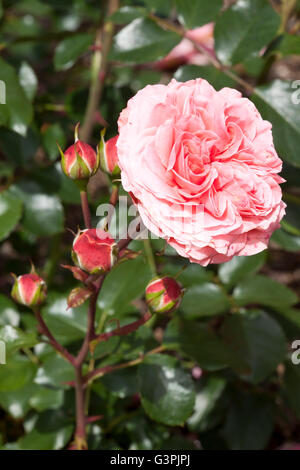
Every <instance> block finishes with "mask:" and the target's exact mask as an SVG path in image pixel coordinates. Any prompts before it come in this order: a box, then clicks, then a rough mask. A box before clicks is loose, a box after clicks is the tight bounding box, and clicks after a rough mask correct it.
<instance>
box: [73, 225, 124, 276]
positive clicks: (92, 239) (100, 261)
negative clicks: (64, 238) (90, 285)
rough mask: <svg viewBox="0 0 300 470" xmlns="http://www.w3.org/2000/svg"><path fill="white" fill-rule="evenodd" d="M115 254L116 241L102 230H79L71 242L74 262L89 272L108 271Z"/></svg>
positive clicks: (112, 263)
mask: <svg viewBox="0 0 300 470" xmlns="http://www.w3.org/2000/svg"><path fill="white" fill-rule="evenodd" d="M117 254H118V245H117V243H116V242H115V240H114V239H113V238H112V237H111V236H110V235H109V234H108V233H107V232H105V231H104V230H100V229H95V228H92V229H86V230H81V231H80V232H79V233H78V234H77V236H76V237H75V239H74V242H73V251H72V258H73V261H74V263H75V264H76V265H77V266H79V267H80V268H81V269H83V270H84V271H87V272H88V273H90V274H100V273H103V272H106V271H109V270H110V269H111V268H112V266H113V265H114V263H115V261H116V259H117Z"/></svg>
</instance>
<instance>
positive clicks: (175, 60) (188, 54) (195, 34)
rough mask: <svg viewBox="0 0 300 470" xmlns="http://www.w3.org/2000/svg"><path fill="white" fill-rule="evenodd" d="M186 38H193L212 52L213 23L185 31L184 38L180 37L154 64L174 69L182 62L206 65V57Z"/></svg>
mask: <svg viewBox="0 0 300 470" xmlns="http://www.w3.org/2000/svg"><path fill="white" fill-rule="evenodd" d="M187 38H190V39H193V40H194V41H196V42H197V43H198V44H199V45H201V46H203V47H205V49H207V50H208V51H209V52H211V53H212V54H214V24H213V23H208V24H206V25H204V26H200V28H195V29H190V30H189V31H187V33H186V38H184V39H182V41H181V42H180V43H179V44H177V46H175V47H174V49H172V50H171V52H169V54H168V55H167V56H166V57H164V58H163V59H162V60H159V61H158V62H157V63H156V66H157V67H158V68H159V69H162V70H165V69H174V68H176V67H179V66H180V65H184V64H194V65H207V64H208V63H209V62H208V60H207V57H206V56H205V55H204V54H202V53H201V52H199V51H198V50H197V49H196V48H195V46H194V45H193V43H192V42H191V41H190V40H189V39H187Z"/></svg>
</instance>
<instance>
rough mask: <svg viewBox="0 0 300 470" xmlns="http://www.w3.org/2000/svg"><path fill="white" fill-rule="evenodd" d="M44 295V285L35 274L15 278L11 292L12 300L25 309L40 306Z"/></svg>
mask: <svg viewBox="0 0 300 470" xmlns="http://www.w3.org/2000/svg"><path fill="white" fill-rule="evenodd" d="M46 295H47V286H46V283H45V281H44V279H42V278H41V277H40V276H38V275H37V274H35V273H31V274H23V275H22V276H19V277H18V278H16V280H15V283H14V285H13V288H12V291H11V296H12V298H13V299H14V300H15V301H16V302H18V303H20V304H22V305H27V307H37V306H38V305H41V304H42V303H43V302H44V301H45V299H46Z"/></svg>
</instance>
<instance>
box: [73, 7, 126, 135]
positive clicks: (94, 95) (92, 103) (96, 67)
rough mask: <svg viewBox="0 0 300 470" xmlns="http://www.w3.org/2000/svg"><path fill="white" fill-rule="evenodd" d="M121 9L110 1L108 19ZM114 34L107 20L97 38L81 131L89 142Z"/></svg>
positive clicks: (111, 25) (112, 27) (112, 26)
mask: <svg viewBox="0 0 300 470" xmlns="http://www.w3.org/2000/svg"><path fill="white" fill-rule="evenodd" d="M118 8H119V0H109V1H108V6H107V17H109V16H110V15H112V14H113V13H114V12H115V11H116V10H117V9H118ZM113 32H114V25H113V23H112V22H111V21H109V20H106V21H105V23H104V25H103V28H101V29H100V30H99V31H98V33H97V36H96V41H95V52H94V55H93V58H92V66H91V72H92V73H91V86H90V91H89V97H88V104H87V108H86V112H85V116H84V122H83V126H82V129H81V138H82V140H83V141H85V142H86V141H88V140H89V139H90V137H91V134H92V132H93V128H94V123H95V114H96V111H97V109H98V108H99V102H100V99H101V95H102V91H103V85H104V80H105V75H106V69H107V64H108V60H107V59H108V53H109V50H110V47H111V43H112V38H113Z"/></svg>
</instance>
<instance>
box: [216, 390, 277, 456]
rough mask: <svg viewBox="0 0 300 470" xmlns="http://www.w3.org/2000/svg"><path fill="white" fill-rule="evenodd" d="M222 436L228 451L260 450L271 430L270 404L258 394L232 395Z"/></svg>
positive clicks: (243, 393) (242, 393) (271, 415)
mask: <svg viewBox="0 0 300 470" xmlns="http://www.w3.org/2000/svg"><path fill="white" fill-rule="evenodd" d="M230 404H231V406H230V409H229V411H228V412H227V415H226V422H225V426H224V428H223V430H222V436H223V437H224V438H225V440H226V442H227V444H228V447H229V449H230V450H260V449H264V448H265V446H266V445H267V444H268V441H269V439H270V437H271V434H272V430H273V408H272V404H271V403H270V402H269V401H268V400H267V399H266V398H265V397H264V396H261V395H258V394H256V395H255V394H252V395H251V394H250V393H245V392H240V393H234V394H233V396H232V397H231V401H230Z"/></svg>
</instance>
